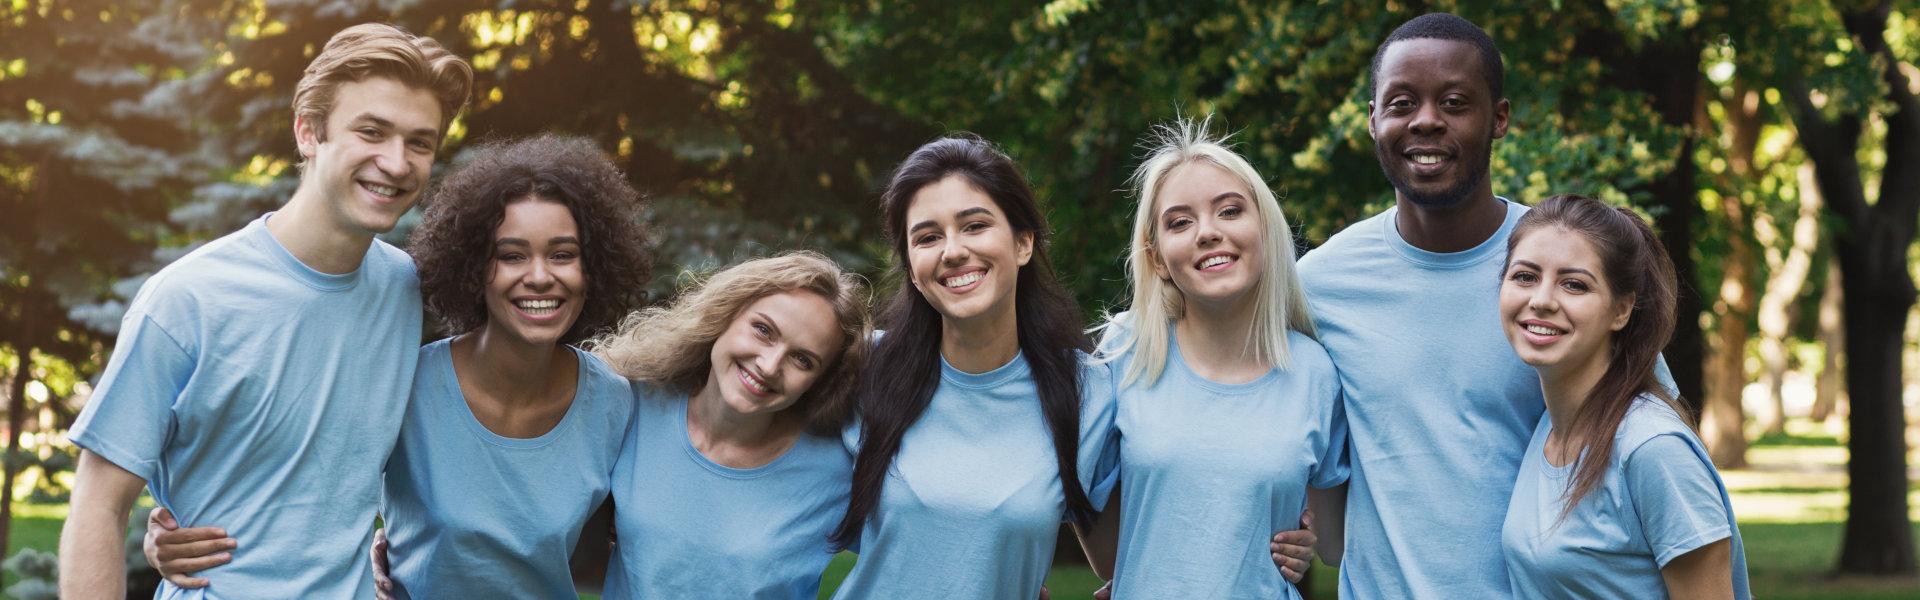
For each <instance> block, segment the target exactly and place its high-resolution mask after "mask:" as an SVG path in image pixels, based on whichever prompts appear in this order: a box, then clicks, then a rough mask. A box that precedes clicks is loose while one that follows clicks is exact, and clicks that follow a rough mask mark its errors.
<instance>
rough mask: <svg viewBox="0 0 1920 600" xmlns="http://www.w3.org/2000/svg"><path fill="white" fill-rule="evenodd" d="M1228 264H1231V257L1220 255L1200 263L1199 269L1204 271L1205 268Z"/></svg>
mask: <svg viewBox="0 0 1920 600" xmlns="http://www.w3.org/2000/svg"><path fill="white" fill-rule="evenodd" d="M1229 262H1233V257H1231V256H1227V255H1225V254H1222V255H1219V256H1215V257H1212V258H1209V259H1206V260H1203V261H1200V268H1202V269H1205V268H1209V267H1212V266H1214V265H1224V264H1227V263H1229Z"/></svg>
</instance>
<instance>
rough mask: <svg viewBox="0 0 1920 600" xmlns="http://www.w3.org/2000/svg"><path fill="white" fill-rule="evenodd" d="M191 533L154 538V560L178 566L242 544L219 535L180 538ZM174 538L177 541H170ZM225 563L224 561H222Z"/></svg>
mask: <svg viewBox="0 0 1920 600" xmlns="http://www.w3.org/2000/svg"><path fill="white" fill-rule="evenodd" d="M185 531H189V530H186V529H181V530H177V531H173V532H169V533H163V534H160V535H158V536H154V546H155V547H154V558H157V559H159V560H160V562H161V563H163V564H164V565H166V566H172V565H178V564H181V563H182V562H183V561H185V560H187V559H194V558H205V557H210V556H211V555H213V554H215V553H224V552H226V551H228V550H232V549H234V548H238V547H239V546H240V543H239V542H238V541H235V540H234V539H233V538H230V537H220V534H219V533H206V534H204V535H205V536H206V537H198V538H191V539H192V541H188V539H187V538H180V537H179V536H178V534H180V533H181V532H185ZM169 537H173V538H175V539H168V538H169ZM222 562H224V561H222ZM166 570H169V571H176V570H178V569H166Z"/></svg>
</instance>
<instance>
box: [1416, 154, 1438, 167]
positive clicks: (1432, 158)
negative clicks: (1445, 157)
mask: <svg viewBox="0 0 1920 600" xmlns="http://www.w3.org/2000/svg"><path fill="white" fill-rule="evenodd" d="M1413 162H1416V163H1420V164H1423V165H1437V164H1440V155H1438V154H1415V155H1413Z"/></svg>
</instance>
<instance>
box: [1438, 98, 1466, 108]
mask: <svg viewBox="0 0 1920 600" xmlns="http://www.w3.org/2000/svg"><path fill="white" fill-rule="evenodd" d="M1440 105H1441V106H1444V107H1447V108H1460V107H1462V106H1466V105H1467V99H1466V98H1461V97H1459V96H1448V97H1447V98H1446V99H1445V100H1441V101H1440Z"/></svg>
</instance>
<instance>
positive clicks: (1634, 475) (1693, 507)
mask: <svg viewBox="0 0 1920 600" xmlns="http://www.w3.org/2000/svg"><path fill="white" fill-rule="evenodd" d="M1624 470H1625V473H1624V476H1625V478H1626V482H1627V489H1628V491H1629V493H1630V494H1631V496H1632V498H1633V510H1634V513H1635V514H1637V515H1639V516H1640V528H1641V531H1642V532H1643V533H1644V534H1645V536H1646V540H1647V546H1648V549H1649V550H1651V551H1652V552H1653V557H1654V562H1656V563H1658V564H1659V565H1660V566H1661V567H1663V568H1664V567H1666V565H1667V562H1668V561H1671V560H1673V559H1674V558H1675V557H1678V556H1680V555H1683V554H1686V553H1688V552H1692V551H1694V550H1695V549H1698V548H1700V547H1701V546H1705V545H1707V544H1711V543H1713V542H1717V541H1720V540H1723V539H1726V538H1728V537H1730V536H1732V526H1731V525H1729V523H1730V522H1731V521H1732V519H1730V518H1728V515H1727V506H1726V500H1725V498H1724V496H1723V492H1722V491H1721V486H1720V481H1719V476H1718V475H1717V474H1715V473H1714V471H1713V467H1711V466H1709V465H1708V463H1707V462H1706V461H1705V459H1704V457H1702V456H1701V455H1700V454H1699V453H1698V452H1695V451H1694V448H1693V446H1692V445H1691V444H1689V443H1688V442H1687V440H1686V439H1685V438H1683V437H1681V436H1680V435H1678V434H1666V435H1659V436H1654V437H1653V438H1652V439H1649V440H1647V441H1646V442H1645V443H1643V444H1641V445H1640V446H1639V447H1638V448H1635V449H1634V450H1633V453H1632V454H1630V455H1628V456H1627V459H1626V465H1625V469H1624Z"/></svg>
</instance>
